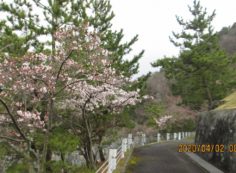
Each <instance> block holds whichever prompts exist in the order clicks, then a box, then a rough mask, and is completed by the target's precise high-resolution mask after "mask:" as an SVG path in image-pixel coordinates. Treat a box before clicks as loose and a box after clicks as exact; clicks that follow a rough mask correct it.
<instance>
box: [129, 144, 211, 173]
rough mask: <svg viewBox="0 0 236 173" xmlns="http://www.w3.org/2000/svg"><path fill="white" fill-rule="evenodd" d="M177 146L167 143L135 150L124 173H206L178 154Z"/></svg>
mask: <svg viewBox="0 0 236 173" xmlns="http://www.w3.org/2000/svg"><path fill="white" fill-rule="evenodd" d="M178 144H179V143H178V142H168V143H162V144H152V145H147V146H144V147H139V148H135V149H134V152H133V155H132V157H131V161H130V162H131V164H129V165H128V167H127V170H126V173H206V172H205V171H204V170H203V169H202V168H201V167H199V166H198V165H196V164H194V162H193V161H192V160H191V159H189V157H188V156H187V155H186V154H184V153H179V152H178ZM132 160H134V161H133V164H132Z"/></svg>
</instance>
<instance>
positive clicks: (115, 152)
mask: <svg viewBox="0 0 236 173" xmlns="http://www.w3.org/2000/svg"><path fill="white" fill-rule="evenodd" d="M194 134H195V132H177V133H165V134H160V133H157V134H156V135H149V136H148V137H147V136H146V134H144V133H142V134H141V135H139V136H136V137H134V138H133V137H132V134H129V135H128V138H123V139H122V143H121V145H120V146H119V147H118V148H117V149H109V154H108V159H107V160H106V161H105V162H104V163H103V164H102V165H101V166H100V168H99V169H98V170H97V171H96V173H112V172H113V171H114V170H115V169H116V166H117V164H118V163H119V161H120V160H121V159H122V158H124V155H125V152H126V151H127V150H128V149H130V148H131V147H133V146H138V145H145V144H148V143H154V142H157V143H159V142H161V141H170V140H182V139H184V138H186V137H189V136H192V135H194Z"/></svg>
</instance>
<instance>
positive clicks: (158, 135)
mask: <svg viewBox="0 0 236 173" xmlns="http://www.w3.org/2000/svg"><path fill="white" fill-rule="evenodd" d="M160 141H161V135H160V133H157V142H158V143H159V142H160Z"/></svg>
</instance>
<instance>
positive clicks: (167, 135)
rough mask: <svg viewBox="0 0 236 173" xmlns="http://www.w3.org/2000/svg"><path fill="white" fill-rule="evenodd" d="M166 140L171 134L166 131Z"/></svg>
mask: <svg viewBox="0 0 236 173" xmlns="http://www.w3.org/2000/svg"><path fill="white" fill-rule="evenodd" d="M166 140H167V141H169V140H170V134H169V133H166Z"/></svg>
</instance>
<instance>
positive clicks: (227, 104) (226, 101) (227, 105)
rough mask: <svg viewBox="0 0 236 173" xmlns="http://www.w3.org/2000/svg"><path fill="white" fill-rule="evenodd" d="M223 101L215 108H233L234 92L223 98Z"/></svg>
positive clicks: (235, 99)
mask: <svg viewBox="0 0 236 173" xmlns="http://www.w3.org/2000/svg"><path fill="white" fill-rule="evenodd" d="M223 101H224V103H223V104H222V105H220V106H219V107H217V108H216V110H222V109H235V108H236V92H234V93H232V94H230V95H229V96H228V97H226V98H224V99H223Z"/></svg>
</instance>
